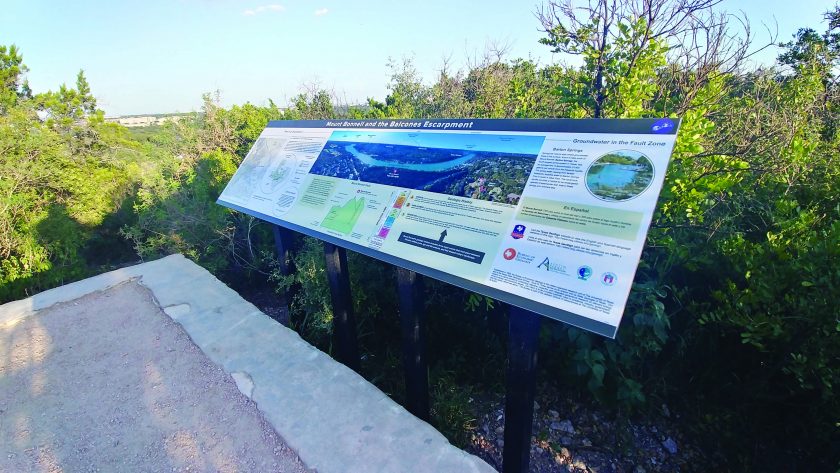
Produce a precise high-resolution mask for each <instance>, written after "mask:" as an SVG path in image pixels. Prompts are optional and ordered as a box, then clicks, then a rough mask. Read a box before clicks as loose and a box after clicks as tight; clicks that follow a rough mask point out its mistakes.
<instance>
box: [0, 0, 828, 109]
mask: <svg viewBox="0 0 840 473" xmlns="http://www.w3.org/2000/svg"><path fill="white" fill-rule="evenodd" d="M3 3H4V6H3V8H2V9H0V44H10V43H15V44H17V45H18V46H19V47H20V48H21V50H22V52H23V56H24V62H25V63H26V64H27V65H28V66H29V68H30V69H31V71H30V73H29V75H28V77H29V81H30V84H31V85H32V88H33V90H34V91H36V92H39V91H45V90H48V89H56V88H57V87H58V86H59V85H60V84H61V83H64V82H67V83H72V82H73V81H74V80H75V75H76V73H77V72H78V70H79V69H84V70H85V72H86V74H87V76H88V80H89V81H90V83H91V87H92V89H93V92H94V95H95V96H96V97H97V98H98V99H99V102H100V107H101V108H103V109H104V110H105V111H106V114H107V115H109V116H113V115H125V114H140V113H163V112H176V111H181V112H186V111H192V110H195V109H197V108H198V107H199V106H200V101H201V94H202V93H203V92H209V91H213V90H216V89H219V90H220V91H221V94H222V101H223V103H224V104H226V105H230V104H235V103H244V102H246V101H250V102H253V103H257V104H264V103H266V101H267V99H268V98H272V99H274V101H275V102H277V103H278V104H279V105H281V106H283V105H286V104H287V103H288V100H289V99H290V98H291V97H293V96H294V95H296V94H297V93H299V92H300V91H301V90H302V89H303V87H304V86H306V85H307V84H311V83H318V84H319V85H320V86H321V87H324V88H327V89H330V90H333V91H334V92H335V93H336V95H337V96H338V97H339V98H340V99H341V100H342V101H346V102H349V103H358V102H361V101H364V99H365V98H366V97H374V98H377V99H379V100H382V99H384V97H385V95H386V93H387V85H388V82H389V69H388V67H387V62H388V58H389V57H391V58H394V59H396V60H400V59H401V58H403V57H405V56H409V57H413V58H414V62H415V65H416V66H417V69H418V70H419V71H420V72H421V74H422V75H423V76H424V77H425V78H426V79H427V80H432V79H433V77H434V76H435V74H436V71H437V70H439V69H440V67H441V64H442V63H443V59H444V58H445V57H451V59H452V61H453V63H454V65H455V66H456V67H458V68H462V69H463V68H464V67H465V65H466V64H467V62H468V60H469V59H470V58H474V57H480V56H481V53H482V52H483V50H484V47H485V44H487V43H488V42H493V41H495V42H498V43H502V44H509V45H510V51H509V56H508V57H510V58H513V57H531V58H533V59H536V60H538V61H539V62H541V63H543V64H546V63H551V62H555V61H568V60H569V59H568V58H562V57H556V56H555V55H552V54H551V53H550V51H549V49H548V48H547V47H546V46H542V45H540V44H538V40H539V38H540V37H541V36H542V35H541V33H540V32H539V23H538V21H537V19H536V18H535V16H534V11H535V10H536V9H537V6H538V5H539V4H540V3H541V2H540V0H534V1H533V2H532V1H524V2H523V1H513V0H481V1H472V0H469V1H468V0H446V1H438V0H424V1H422V2H421V1H414V2H404V1H399V0H389V1H374V0H367V1H366V0H357V1H352V0H343V1H342V0H144V1H142V2H135V1H132V2H129V1H127V0H112V1H90V0H78V1H72V2H67V1H65V2H60V1H58V0H52V1H46V0H4V2H3ZM830 6H831V2H830V1H828V2H826V1H825V0H798V1H795V2H792V1H789V0H787V1H783V0H768V1H760V0H725V1H724V2H723V5H722V7H723V8H724V9H726V10H730V11H738V10H743V11H744V12H745V13H746V14H747V17H748V18H749V19H750V21H751V22H752V23H753V26H754V30H755V31H756V32H757V33H758V34H759V38H764V39H766V35H765V34H764V32H763V30H762V28H761V23H771V24H772V23H773V21H774V17H775V20H776V21H777V22H778V26H779V37H780V39H782V40H787V39H788V38H790V36H791V35H792V34H793V33H794V32H795V31H796V29H797V28H799V27H802V26H811V27H814V28H816V29H817V30H818V31H822V30H823V29H824V24H823V23H821V18H822V13H823V12H824V11H825V10H826V9H828V8H829V7H830ZM775 56H776V52H774V51H769V52H766V53H764V54H763V55H762V56H760V57H759V60H760V61H762V62H772V60H773V58H775Z"/></svg>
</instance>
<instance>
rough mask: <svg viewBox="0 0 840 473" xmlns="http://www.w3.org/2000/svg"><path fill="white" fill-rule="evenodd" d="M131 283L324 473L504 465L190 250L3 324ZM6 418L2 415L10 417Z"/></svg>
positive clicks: (35, 306) (71, 291)
mask: <svg viewBox="0 0 840 473" xmlns="http://www.w3.org/2000/svg"><path fill="white" fill-rule="evenodd" d="M131 280H136V281H137V282H139V283H140V284H141V285H143V286H145V287H146V288H148V289H149V290H150V291H151V293H152V295H153V297H154V298H155V299H156V301H157V304H158V305H159V307H161V308H163V310H164V312H166V314H168V315H169V316H170V317H171V318H172V319H173V320H175V321H176V322H178V323H179V324H180V325H181V326H182V327H183V329H184V330H185V331H186V333H187V334H188V335H189V337H190V338H191V339H192V341H193V342H194V343H195V344H196V345H197V346H198V347H199V348H200V349H201V351H202V352H203V353H204V354H205V355H206V356H207V357H209V359H210V360H212V361H213V362H214V363H215V364H216V365H218V366H219V367H221V368H222V369H223V370H224V371H225V372H227V373H229V374H230V375H232V377H233V379H234V380H235V382H236V384H237V386H238V387H239V390H240V391H241V392H242V393H244V394H245V395H246V396H248V397H249V398H250V399H252V400H253V401H254V402H256V405H257V407H258V409H259V411H260V412H261V413H262V415H263V416H264V417H265V419H267V420H268V422H269V423H270V424H271V425H272V426H273V427H274V429H275V430H276V432H277V433H278V434H279V435H280V437H282V439H283V440H285V443H286V444H287V445H288V446H289V447H291V448H292V449H293V450H294V451H295V452H297V454H298V455H299V457H300V459H301V460H302V461H303V463H305V464H306V466H308V467H309V468H312V469H315V470H317V471H319V472H321V473H331V472H337V473H338V472H342V473H343V472H424V473H425V472H458V473H460V472H492V471H495V470H493V469H492V468H491V467H490V466H489V465H487V464H486V463H485V462H484V461H482V460H480V459H479V458H477V457H475V456H472V455H469V454H467V453H465V452H463V451H461V450H459V449H457V448H455V447H453V446H452V445H450V444H449V443H448V441H447V440H446V439H445V438H444V437H443V435H441V434H440V433H439V432H438V431H437V430H435V429H434V428H432V427H431V426H430V425H428V424H427V423H425V422H423V421H421V420H419V419H417V418H415V417H414V416H412V415H411V414H410V413H408V412H407V411H406V410H405V409H403V408H402V407H401V406H399V405H398V404H396V403H395V402H393V401H392V400H391V399H390V398H388V397H387V396H386V395H385V394H384V393H382V392H381V391H379V390H378V389H377V388H376V387H375V386H373V385H372V384H370V383H368V382H367V381H365V380H364V379H363V378H362V377H361V376H359V375H358V374H356V373H355V372H353V371H352V370H350V369H348V368H346V367H345V366H343V365H341V364H339V363H337V362H335V361H334V360H333V359H332V358H330V357H329V356H327V355H326V354H324V353H322V352H321V351H319V350H317V349H315V348H314V347H312V346H311V345H309V344H308V343H306V342H305V341H303V340H302V339H301V338H300V337H299V336H298V335H297V334H296V333H294V332H293V331H291V330H289V329H287V328H286V327H283V326H282V325H280V324H278V323H276V322H274V321H273V320H271V319H270V318H269V317H268V316H266V315H265V314H263V313H262V312H260V311H259V310H258V309H257V308H256V307H254V306H253V305H251V304H250V303H248V302H246V301H245V300H243V299H242V298H241V297H239V295H238V294H236V292H234V291H233V290H231V289H229V288H228V287H227V286H225V285H224V284H222V283H221V282H220V281H218V280H217V279H216V278H214V277H213V276H212V275H211V274H209V273H208V272H207V271H205V270H204V269H202V268H201V267H199V266H197V265H195V264H193V263H192V262H190V261H189V260H187V259H185V258H184V257H183V256H181V255H173V256H169V257H166V258H163V259H160V260H157V261H153V262H150V263H145V264H141V265H137V266H133V267H130V268H124V269H121V270H117V271H113V272H110V273H106V274H102V275H99V276H96V277H93V278H90V279H86V280H84V281H79V282H77V283H73V284H68V285H66V286H62V287H60V288H56V289H52V290H49V291H46V292H43V293H41V294H38V295H36V296H34V297H31V298H29V299H24V300H21V301H16V302H11V303H9V304H5V305H3V306H0V330H5V329H7V328H10V327H14V326H15V325H18V324H21V323H23V322H24V319H25V318H27V317H30V316H32V315H34V314H37V313H38V312H39V311H41V310H43V309H46V308H48V307H50V306H53V305H54V304H57V303H61V302H68V301H75V300H76V299H79V298H81V297H84V296H86V295H88V294H91V293H95V292H96V291H103V290H106V289H108V288H111V287H115V286H118V285H120V284H123V283H125V282H126V281H131ZM82 301H84V299H82ZM0 348H3V347H0ZM3 353H4V350H0V356H4V355H3ZM3 376H6V374H4V373H3V372H0V377H3ZM196 402H201V400H200V399H196ZM1 408H2V407H0V409H1ZM92 408H94V406H92ZM3 417H5V416H4V414H3V413H2V412H0V421H2V419H3ZM2 453H3V452H0V454H2ZM90 455H92V456H95V455H96V453H95V452H91V453H90Z"/></svg>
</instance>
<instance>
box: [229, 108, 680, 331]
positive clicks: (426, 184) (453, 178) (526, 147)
mask: <svg viewBox="0 0 840 473" xmlns="http://www.w3.org/2000/svg"><path fill="white" fill-rule="evenodd" d="M656 123H658V121H657V120H656V119H634V120H609V119H601V120H567V119H562V120H390V121H389V120H380V121H354V120H342V121H278V122H271V123H269V125H268V127H267V128H266V129H265V130H264V131H263V133H262V134H261V135H260V137H259V138H258V139H257V141H256V142H255V144H254V146H253V148H252V149H251V151H250V152H249V153H248V156H247V157H246V158H245V159H244V160H243V162H242V164H241V165H240V167H239V169H238V170H237V171H236V173H235V174H234V176H233V177H232V178H231V180H230V182H229V183H228V185H227V187H226V188H225V190H224V191H223V192H222V194H221V195H220V196H219V200H218V202H219V203H220V204H222V205H225V206H227V207H229V208H232V209H235V210H239V211H242V212H245V213H248V214H250V215H252V216H255V217H257V218H260V219H263V220H266V221H269V222H272V223H274V224H277V225H281V226H284V227H287V228H290V229H292V230H295V231H298V232H302V233H304V234H307V235H310V236H313V237H316V238H319V239H322V240H324V241H327V242H330V243H332V244H335V245H339V246H343V247H345V248H348V249H351V250H353V251H357V252H359V253H362V254H365V255H368V256H371V257H374V258H378V259H380V260H383V261H386V262H389V263H392V264H395V265H399V266H401V267H404V268H408V269H410V270H413V271H416V272H418V273H421V274H425V275H427V276H430V277H433V278H436V279H440V280H442V281H445V282H448V283H451V284H455V285H458V286H460V287H463V288H465V289H468V290H470V291H473V292H477V293H480V294H484V295H486V296H489V297H493V298H495V299H498V300H501V301H504V302H507V303H509V304H513V305H516V306H519V307H522V308H525V309H528V310H531V311H534V312H537V313H540V314H542V315H545V316H547V317H551V318H554V319H557V320H560V321H563V322H566V323H569V324H572V325H575V326H577V327H580V328H582V329H585V330H589V331H592V332H595V333H599V334H602V335H605V336H608V337H614V336H615V334H616V331H617V329H618V325H619V323H620V321H621V317H622V314H623V313H624V308H625V305H626V304H627V297H628V295H629V292H630V288H631V287H632V284H633V279H634V276H635V272H636V268H637V266H638V262H639V257H640V255H641V253H642V248H643V246H644V243H645V238H646V235H647V229H648V227H649V226H650V222H651V218H652V216H653V210H654V208H655V206H656V201H657V199H658V196H659V192H660V190H661V189H662V183H663V180H664V176H665V169H667V167H668V161H669V159H670V155H671V150H672V149H673V146H674V141H675V139H676V133H677V129H678V127H679V120H676V119H673V120H672V119H669V121H668V123H671V124H672V125H673V126H671V127H669V128H667V129H664V128H661V127H659V128H657V126H656Z"/></svg>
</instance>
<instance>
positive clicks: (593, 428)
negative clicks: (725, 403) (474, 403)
mask: <svg viewBox="0 0 840 473" xmlns="http://www.w3.org/2000/svg"><path fill="white" fill-rule="evenodd" d="M537 392H538V393H541V394H538V396H537V401H536V402H535V404H534V408H535V409H534V427H533V436H532V437H531V471H532V472H540V473H548V472H552V473H553V472H562V473H569V472H573V473H590V472H591V473H646V472H647V473H652V472H684V471H697V470H701V469H702V467H700V466H699V465H700V464H699V460H700V459H701V458H702V457H701V455H700V452H699V450H698V449H697V448H696V447H694V446H692V445H689V444H686V442H685V440H684V438H683V436H682V435H681V434H680V432H679V430H678V429H677V427H676V426H677V423H678V422H679V416H678V415H674V414H672V413H671V412H670V411H669V410H668V407H667V406H662V413H661V415H658V416H656V418H653V419H651V418H646V419H643V420H636V421H631V420H622V419H619V418H618V417H617V416H616V415H615V414H606V413H604V412H600V411H598V410H596V409H592V408H591V407H588V406H585V405H583V404H582V403H580V402H578V401H575V400H572V399H569V398H568V397H567V396H561V395H560V393H558V392H556V390H553V389H552V388H551V387H550V386H541V387H540V388H539V389H538V390H537ZM480 411H482V412H484V414H483V415H481V416H480V417H479V418H478V419H477V421H476V428H475V430H474V431H473V433H472V435H471V442H470V445H469V446H468V447H467V448H466V450H467V451H468V452H470V453H472V454H474V455H478V456H479V457H481V458H483V459H484V460H485V461H487V462H488V463H490V464H491V465H493V466H494V467H495V468H496V469H498V470H499V471H501V468H502V448H503V447H504V422H505V417H504V399H498V400H495V401H491V402H488V403H486V406H484V407H483V408H481V409H480Z"/></svg>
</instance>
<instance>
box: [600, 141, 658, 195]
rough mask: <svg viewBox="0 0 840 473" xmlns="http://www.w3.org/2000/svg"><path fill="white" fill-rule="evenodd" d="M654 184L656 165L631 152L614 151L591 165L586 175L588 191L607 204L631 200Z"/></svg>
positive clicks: (640, 154)
mask: <svg viewBox="0 0 840 473" xmlns="http://www.w3.org/2000/svg"><path fill="white" fill-rule="evenodd" d="M651 181H653V163H651V162H650V159H648V157H647V156H645V155H644V154H642V153H640V152H638V151H632V150H621V151H611V152H609V153H607V154H605V155H603V156H601V157H600V158H598V159H597V160H595V162H594V163H592V165H591V166H589V170H588V171H587V172H586V188H587V189H589V192H591V193H592V195H594V196H595V197H597V198H599V199H602V200H608V201H623V200H630V199H632V198H633V197H636V196H638V195H639V194H641V193H642V192H644V191H645V190H646V189H647V188H648V187H650V183H651Z"/></svg>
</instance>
